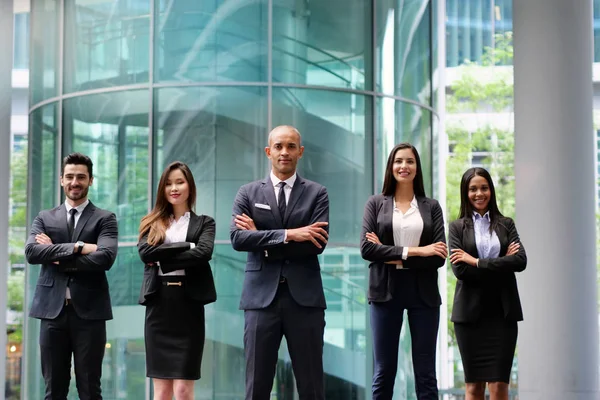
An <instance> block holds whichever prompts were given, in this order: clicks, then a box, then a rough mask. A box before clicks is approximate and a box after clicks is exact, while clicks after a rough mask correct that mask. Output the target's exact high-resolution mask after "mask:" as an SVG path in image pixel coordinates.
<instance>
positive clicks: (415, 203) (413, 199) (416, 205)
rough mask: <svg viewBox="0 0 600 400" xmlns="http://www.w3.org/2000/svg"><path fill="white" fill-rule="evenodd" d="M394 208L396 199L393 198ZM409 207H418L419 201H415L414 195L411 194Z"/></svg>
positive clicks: (416, 208)
mask: <svg viewBox="0 0 600 400" xmlns="http://www.w3.org/2000/svg"><path fill="white" fill-rule="evenodd" d="M394 208H396V199H394ZM410 208H414V209H415V210H418V209H419V202H418V201H417V197H416V196H413V198H412V200H411V201H410Z"/></svg>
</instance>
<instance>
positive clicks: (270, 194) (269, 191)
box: [262, 177, 283, 225]
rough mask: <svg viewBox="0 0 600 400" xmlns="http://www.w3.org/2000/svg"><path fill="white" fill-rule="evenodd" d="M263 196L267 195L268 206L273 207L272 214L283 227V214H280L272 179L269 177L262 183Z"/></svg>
mask: <svg viewBox="0 0 600 400" xmlns="http://www.w3.org/2000/svg"><path fill="white" fill-rule="evenodd" d="M262 185H263V187H262V190H263V194H264V195H265V199H266V200H267V204H268V205H269V207H271V213H272V214H273V216H274V217H275V220H276V221H277V222H278V224H279V225H283V218H282V216H281V213H280V212H279V206H278V205H277V200H275V189H274V188H273V183H272V182H271V178H270V177H267V179H265V180H264V181H263V183H262Z"/></svg>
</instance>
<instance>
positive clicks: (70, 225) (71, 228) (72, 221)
mask: <svg viewBox="0 0 600 400" xmlns="http://www.w3.org/2000/svg"><path fill="white" fill-rule="evenodd" d="M69 214H71V215H70V216H69V221H68V222H67V228H68V230H69V240H73V232H74V231H75V214H77V209H76V208H71V209H70V210H69Z"/></svg>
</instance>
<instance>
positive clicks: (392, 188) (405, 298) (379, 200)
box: [360, 143, 447, 400]
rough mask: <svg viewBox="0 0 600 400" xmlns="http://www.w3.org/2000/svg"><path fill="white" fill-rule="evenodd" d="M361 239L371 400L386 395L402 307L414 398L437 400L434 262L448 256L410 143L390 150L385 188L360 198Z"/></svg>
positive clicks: (436, 209)
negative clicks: (370, 351) (366, 264)
mask: <svg viewBox="0 0 600 400" xmlns="http://www.w3.org/2000/svg"><path fill="white" fill-rule="evenodd" d="M360 244H361V246H360V249H361V254H362V256H363V258H364V259H365V260H367V261H370V264H369V291H368V299H369V303H370V311H371V329H372V331H373V354H374V361H375V365H374V371H373V387H372V391H373V400H390V399H391V398H392V395H393V390H394V380H395V378H396V370H397V365H398V345H399V340H400V330H401V328H402V320H403V315H404V310H406V311H407V313H408V323H409V327H410V333H411V339H412V354H413V366H414V371H415V385H416V392H417V398H418V399H419V400H437V399H438V389H437V379H436V374H435V350H436V339H437V332H438V326H439V319H440V304H441V303H442V301H441V298H440V293H439V290H438V284H437V281H438V273H437V269H438V268H440V267H441V266H443V265H444V264H445V261H446V255H447V249H446V237H445V235H444V217H443V214H442V208H441V207H440V204H439V203H438V202H437V200H434V199H431V198H427V197H425V188H424V185H423V172H422V169H421V161H420V159H419V153H418V152H417V149H416V148H415V147H414V146H412V145H411V144H409V143H401V144H399V145H397V146H395V147H394V148H393V149H392V152H391V153H390V156H389V158H388V161H387V167H386V171H385V180H384V183H383V192H382V193H381V194H378V195H375V196H371V197H370V198H369V200H368V201H367V204H366V205H365V213H364V217H363V227H362V234H361V243H360Z"/></svg>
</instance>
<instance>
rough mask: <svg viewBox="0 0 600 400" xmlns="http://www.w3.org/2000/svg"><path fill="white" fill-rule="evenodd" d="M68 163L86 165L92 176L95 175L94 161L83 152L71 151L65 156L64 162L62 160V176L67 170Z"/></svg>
mask: <svg viewBox="0 0 600 400" xmlns="http://www.w3.org/2000/svg"><path fill="white" fill-rule="evenodd" d="M67 164H74V165H85V166H86V167H87V169H88V172H89V174H90V178H91V177H93V176H94V175H93V173H92V169H93V167H94V163H92V160H91V159H90V158H89V157H88V156H86V155H85V154H81V153H71V154H69V155H68V156H66V157H65V158H63V162H62V169H61V171H60V176H63V174H64V172H65V167H66V166H67Z"/></svg>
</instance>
